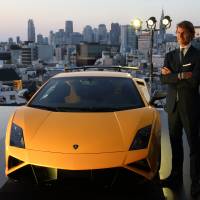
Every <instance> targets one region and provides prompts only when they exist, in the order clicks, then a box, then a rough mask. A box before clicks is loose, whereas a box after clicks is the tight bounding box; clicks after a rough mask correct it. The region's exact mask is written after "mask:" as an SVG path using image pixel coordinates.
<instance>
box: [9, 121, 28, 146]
mask: <svg viewBox="0 0 200 200" xmlns="http://www.w3.org/2000/svg"><path fill="white" fill-rule="evenodd" d="M10 146H14V147H19V148H25V143H24V136H23V130H22V128H20V127H19V126H17V125H16V124H14V123H13V124H12V127H11V134H10Z"/></svg>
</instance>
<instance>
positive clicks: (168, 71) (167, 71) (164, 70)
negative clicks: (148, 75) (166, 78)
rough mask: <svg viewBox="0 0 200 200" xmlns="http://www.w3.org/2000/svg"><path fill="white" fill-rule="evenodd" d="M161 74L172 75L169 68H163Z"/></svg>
mask: <svg viewBox="0 0 200 200" xmlns="http://www.w3.org/2000/svg"><path fill="white" fill-rule="evenodd" d="M161 74H162V75H167V74H171V70H170V69H169V68H167V67H162V68H161Z"/></svg>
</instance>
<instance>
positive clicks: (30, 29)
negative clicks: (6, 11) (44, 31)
mask: <svg viewBox="0 0 200 200" xmlns="http://www.w3.org/2000/svg"><path fill="white" fill-rule="evenodd" d="M28 41H31V42H35V26H34V23H33V20H32V19H29V20H28Z"/></svg>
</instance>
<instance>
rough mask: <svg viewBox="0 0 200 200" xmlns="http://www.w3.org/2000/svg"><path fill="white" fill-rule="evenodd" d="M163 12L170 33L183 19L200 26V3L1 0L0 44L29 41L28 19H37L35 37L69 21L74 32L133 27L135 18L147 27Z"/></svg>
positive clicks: (194, 0)
mask: <svg viewBox="0 0 200 200" xmlns="http://www.w3.org/2000/svg"><path fill="white" fill-rule="evenodd" d="M162 9H164V14H165V15H169V16H170V17H171V19H172V26H171V28H170V29H169V30H168V32H169V33H175V27H176V24H177V23H178V22H180V21H182V20H189V21H191V22H192V23H193V24H194V25H195V26H199V25H200V14H199V13H200V0H0V41H7V39H8V38H9V37H13V39H14V40H15V38H16V36H18V35H19V36H20V38H21V40H27V22H28V19H33V20H34V24H35V28H36V34H39V33H40V34H43V35H44V36H48V35H49V31H50V30H53V31H54V32H55V31H57V30H58V29H61V28H62V29H64V26H65V25H64V24H65V21H66V20H72V21H73V23H74V31H75V32H82V30H83V28H84V26H86V25H91V26H92V27H93V28H95V27H98V25H99V24H102V23H103V24H106V26H107V29H108V30H110V24H111V23H112V22H118V23H119V24H121V25H125V24H130V21H131V20H132V19H134V18H136V17H138V18H140V19H141V20H143V21H144V22H143V28H146V27H145V26H146V25H145V21H146V20H147V19H148V18H149V17H151V16H155V17H156V19H157V21H159V20H160V16H161V11H162ZM158 24H159V23H157V26H158Z"/></svg>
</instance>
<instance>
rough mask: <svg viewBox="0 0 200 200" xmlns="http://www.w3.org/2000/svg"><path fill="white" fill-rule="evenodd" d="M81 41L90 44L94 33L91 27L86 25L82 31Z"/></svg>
mask: <svg viewBox="0 0 200 200" xmlns="http://www.w3.org/2000/svg"><path fill="white" fill-rule="evenodd" d="M83 41H84V42H88V43H91V42H93V41H94V33H93V30H92V27H91V26H89V25H87V26H86V27H85V28H84V29H83Z"/></svg>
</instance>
